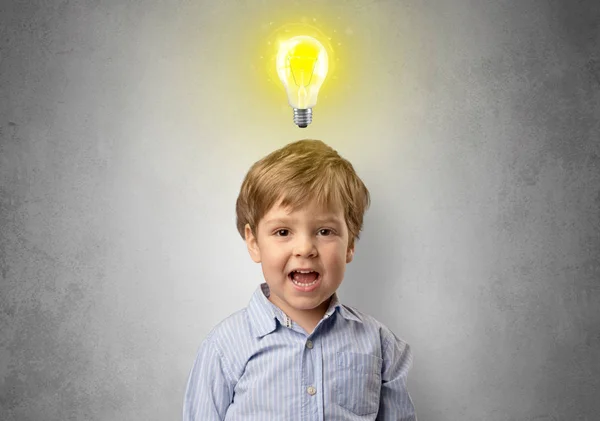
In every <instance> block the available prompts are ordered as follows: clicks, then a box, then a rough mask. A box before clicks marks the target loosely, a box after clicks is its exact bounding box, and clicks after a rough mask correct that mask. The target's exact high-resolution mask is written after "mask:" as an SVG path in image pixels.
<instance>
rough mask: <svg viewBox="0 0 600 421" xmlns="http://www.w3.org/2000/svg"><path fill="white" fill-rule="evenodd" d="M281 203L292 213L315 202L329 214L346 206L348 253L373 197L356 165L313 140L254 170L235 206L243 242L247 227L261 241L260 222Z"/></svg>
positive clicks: (283, 151) (260, 163)
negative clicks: (328, 209) (331, 209)
mask: <svg viewBox="0 0 600 421" xmlns="http://www.w3.org/2000/svg"><path fill="white" fill-rule="evenodd" d="M278 200H281V203H280V204H281V206H283V207H290V208H291V209H292V211H295V210H297V209H301V208H302V207H304V206H305V205H307V204H308V203H309V202H312V201H315V202H316V204H317V205H318V206H323V207H326V208H331V207H333V206H341V207H342V208H343V209H344V216H345V220H346V225H347V226H348V231H349V233H348V234H349V247H353V246H354V240H355V239H359V233H360V231H361V230H362V226H363V216H364V213H365V211H366V210H367V209H368V207H369V205H370V196H369V191H368V190H367V187H366V186H365V185H364V183H363V182H362V180H361V179H360V178H359V177H358V175H357V174H356V172H355V171H354V168H353V167H352V164H351V163H350V162H349V161H347V160H346V159H344V158H342V157H341V156H340V155H339V154H338V153H337V152H336V151H335V150H334V149H333V148H331V147H330V146H328V145H326V144H325V143H324V142H322V141H320V140H311V139H304V140H299V141H296V142H293V143H290V144H288V145H286V146H284V147H283V148H281V149H278V150H276V151H274V152H272V153H270V154H269V155H267V156H265V157H264V158H262V159H261V160H260V161H258V162H256V163H255V164H254V165H252V167H251V168H250V170H249V171H248V173H247V174H246V177H245V178H244V181H243V183H242V187H241V189H240V194H239V196H238V198H237V202H236V206H235V210H236V217H237V220H236V224H237V230H238V232H239V233H240V235H241V236H242V238H245V234H244V229H245V226H246V224H249V225H250V228H251V229H252V233H253V234H254V236H256V228H257V226H258V222H259V221H260V219H261V218H262V217H263V216H264V215H265V214H266V213H267V212H268V211H269V209H271V207H272V206H274V205H275V204H276V202H277V201H278Z"/></svg>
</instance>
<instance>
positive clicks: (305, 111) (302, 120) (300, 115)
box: [294, 108, 312, 129]
mask: <svg viewBox="0 0 600 421" xmlns="http://www.w3.org/2000/svg"><path fill="white" fill-rule="evenodd" d="M310 123H312V108H294V124H295V125H296V126H298V127H300V128H303V129H304V128H306V127H307V126H308V125H309V124H310Z"/></svg>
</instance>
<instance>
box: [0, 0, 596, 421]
mask: <svg viewBox="0 0 600 421" xmlns="http://www.w3.org/2000/svg"><path fill="white" fill-rule="evenodd" d="M284 4H285V5H284ZM599 4H600V3H598V2H597V1H595V0H589V1H578V2H575V1H567V0H564V1H512V2H509V1H492V0H488V1H485V0H480V1H468V0H463V1H458V0H452V1H447V0H445V1H442V0H440V1H437V2H432V1H417V0H407V1H394V2H392V1H369V2H366V1H344V2H339V1H328V2H325V1H320V2H316V1H308V0H307V1H303V2H285V3H283V2H279V1H275V0H265V1H262V2H242V1H219V2H216V1H202V0H198V1H195V2H191V1H169V2H166V1H130V2H122V1H112V2H110V1H105V0H99V1H92V0H87V1H86V0H74V1H62V2H61V1H55V2H23V1H19V2H17V1H13V2H10V1H3V2H2V4H1V5H0V275H1V278H0V419H2V420H4V421H14V420H18V421H29V420H44V421H52V420H57V421H58V420H61V421H65V420H99V421H100V420H101V421H113V420H167V419H169V420H173V419H179V418H180V416H181V402H182V397H183V392H184V387H185V382H186V380H187V375H188V372H189V369H190V367H191V363H192V360H193V357H194V354H195V351H196V349H197V347H198V345H199V344H200V342H201V340H202V339H203V337H204V335H206V333H207V332H208V331H209V329H210V328H211V327H212V326H214V325H215V324H216V323H217V322H218V321H219V320H221V319H222V318H224V317H225V316H227V315H228V314H230V313H232V312H233V311H235V310H237V309H239V308H241V307H243V306H245V305H246V303H247V302H248V300H249V297H250V294H251V292H252V291H253V290H254V288H255V287H256V285H257V284H258V283H259V282H260V280H261V272H260V268H259V267H258V266H256V265H255V264H253V263H252V262H251V260H250V258H249V257H248V255H247V252H246V250H245V247H244V244H243V242H242V240H241V239H240V238H239V237H238V234H237V232H236V230H235V223H234V204H235V199H236V196H237V193H238V189H239V185H240V183H241V180H242V178H243V176H244V174H245V172H246V171H247V169H248V168H249V166H250V165H251V164H252V163H253V162H254V161H255V160H257V159H259V158H260V157H262V156H264V155H265V154H266V153H268V152H270V151H271V150H273V149H275V148H278V147H280V146H282V145H284V144H286V143H288V142H290V141H293V140H297V139H300V138H305V137H312V138H318V139H322V140H324V141H325V142H327V143H329V144H331V145H332V146H333V147H335V148H336V149H337V150H338V151H339V152H340V153H341V154H342V155H343V156H345V157H347V158H348V159H350V160H351V161H352V162H353V163H354V165H355V167H356V169H357V170H358V172H359V174H360V175H361V176H362V177H363V179H364V180H365V182H366V184H367V186H368V187H369V188H370V189H371V192H372V198H373V205H372V207H371V209H370V210H369V212H368V213H367V216H366V221H365V231H364V233H363V235H362V238H361V240H360V241H359V243H358V248H357V255H356V258H355V261H354V262H352V263H351V265H350V266H349V268H348V272H347V273H348V275H347V279H346V280H345V283H344V284H343V286H342V289H341V292H340V294H341V297H342V299H344V300H345V301H346V302H347V303H349V304H352V305H356V306H358V307H359V308H361V309H362V310H363V311H365V312H367V313H371V314H373V315H374V316H376V317H378V318H379V319H380V320H382V321H383V322H384V323H386V324H387V325H388V326H389V327H391V328H392V329H393V330H394V331H395V332H396V333H397V334H398V335H399V336H401V337H403V338H404V339H405V340H407V341H408V342H409V343H410V344H411V345H412V347H413V350H414V355H415V363H414V368H413V370H412V372H411V377H410V379H409V387H410V391H411V394H412V396H413V399H414V401H415V404H416V406H417V410H418V414H419V419H420V420H423V421H425V420H429V421H445V420H448V421H455V420H465V421H467V420H468V421H471V420H472V421H475V420H494V421H513V420H514V421H516V420H536V421H542V420H544V421H550V420H553V421H556V420H570V421H571V420H581V421H584V420H587V421H591V420H596V419H598V416H599V415H598V414H599V413H600V399H598V398H599V397H600V290H599V288H600V285H599V284H600V238H599V234H600V225H599V224H600V213H599V212H600V211H599V209H600V145H599V139H600V128H599V121H600V53H599V50H598V45H599V43H600V27H599V26H598V25H599V24H598V22H599V21H600V6H599ZM299 17H306V18H308V19H309V20H310V19H312V18H315V19H317V20H316V21H313V22H315V24H317V25H322V29H324V30H325V31H326V32H327V33H328V34H330V35H331V36H332V43H333V45H334V47H335V48H336V49H337V52H338V54H337V58H339V62H336V63H337V68H336V69H337V70H336V75H337V79H336V81H337V82H333V79H332V82H331V83H330V85H329V89H325V87H324V90H323V92H322V96H321V98H320V100H319V104H318V105H317V107H315V110H314V112H315V115H314V123H313V124H312V125H311V126H310V127H309V128H307V129H305V130H300V129H298V128H295V127H294V126H293V124H292V122H291V111H290V109H289V107H288V106H287V103H286V100H285V97H284V96H283V94H282V93H281V92H280V91H277V89H276V88H274V87H273V86H274V85H270V84H269V83H268V82H267V81H266V77H265V74H266V73H265V72H264V69H265V66H264V63H265V61H264V56H263V58H261V55H263V54H264V51H266V47H265V40H266V39H267V33H268V32H269V30H270V28H272V27H273V25H278V24H282V23H284V22H286V21H291V20H293V19H297V18H299ZM271 22H273V23H271Z"/></svg>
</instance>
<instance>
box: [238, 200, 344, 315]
mask: <svg viewBox="0 0 600 421" xmlns="http://www.w3.org/2000/svg"><path fill="white" fill-rule="evenodd" d="M245 235H246V244H247V246H248V251H249V252H250V256H251V257H252V260H254V261H255V262H256V263H261V265H262V271H263V274H264V277H265V281H266V282H267V284H268V285H269V289H270V291H271V295H270V297H269V299H270V300H271V302H273V304H275V305H277V306H278V307H279V308H281V309H282V310H283V311H284V312H285V313H286V314H288V315H289V316H291V317H292V318H294V317H302V316H303V315H311V316H314V315H319V317H322V315H323V313H324V312H325V311H326V310H327V306H328V305H329V298H330V297H331V296H332V295H333V293H334V292H335V291H336V290H337V288H338V287H339V286H340V284H341V283H342V280H343V278H344V272H345V269H346V263H350V262H351V261H352V257H353V255H354V247H352V248H350V247H348V244H349V243H348V235H349V234H348V227H347V226H346V222H345V219H344V212H343V210H342V209H320V208H318V207H316V206H315V205H314V204H310V205H308V206H306V207H305V208H302V209H299V210H297V211H294V212H289V209H286V208H282V207H281V206H280V205H279V202H278V203H277V204H276V205H275V206H273V207H272V208H271V209H270V210H269V212H267V214H266V215H265V216H264V217H263V218H262V219H261V220H260V221H259V223H258V227H257V229H256V237H255V236H254V235H253V234H252V231H251V229H250V226H249V225H246V228H245ZM303 269H306V270H311V271H313V272H311V273H308V274H299V273H297V272H295V271H296V270H303Z"/></svg>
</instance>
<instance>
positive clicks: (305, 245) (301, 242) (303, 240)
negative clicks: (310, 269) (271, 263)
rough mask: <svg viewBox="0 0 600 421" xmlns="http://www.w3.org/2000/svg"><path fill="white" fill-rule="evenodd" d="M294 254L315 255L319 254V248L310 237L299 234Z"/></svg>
mask: <svg viewBox="0 0 600 421" xmlns="http://www.w3.org/2000/svg"><path fill="white" fill-rule="evenodd" d="M294 254H295V255H296V256H313V255H316V254H317V248H316V247H315V244H314V242H313V241H312V239H311V238H310V237H306V236H299V237H298V240H297V241H296V243H295V244H294Z"/></svg>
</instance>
